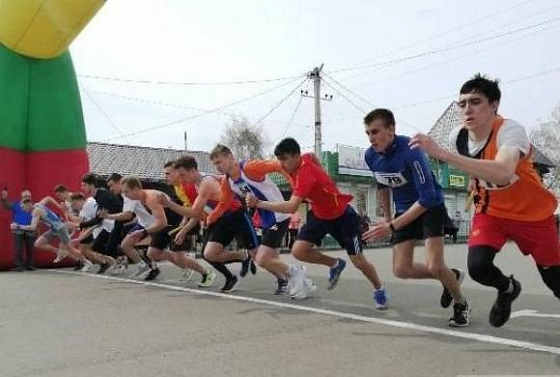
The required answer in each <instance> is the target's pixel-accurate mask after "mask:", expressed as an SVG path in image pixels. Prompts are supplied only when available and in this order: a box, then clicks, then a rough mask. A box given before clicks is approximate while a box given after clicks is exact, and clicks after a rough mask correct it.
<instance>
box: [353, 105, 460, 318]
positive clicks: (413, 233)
mask: <svg viewBox="0 0 560 377" xmlns="http://www.w3.org/2000/svg"><path fill="white" fill-rule="evenodd" d="M364 124H365V130H366V134H367V135H368V137H369V141H370V143H371V147H370V148H369V149H368V150H367V151H366V154H365V161H366V163H367V165H368V166H369V168H370V170H371V171H372V172H373V174H374V176H375V179H376V181H377V190H378V192H379V194H380V198H381V203H382V205H383V211H384V215H385V216H384V217H385V220H384V221H380V222H378V223H376V224H374V225H373V226H370V228H369V230H367V231H366V232H365V233H364V234H363V235H362V238H363V240H364V241H366V242H370V241H373V240H376V239H379V238H383V237H385V236H387V235H389V234H391V233H392V235H391V244H392V245H393V271H394V274H395V275H396V276H397V277H399V278H401V279H437V280H439V281H440V282H441V283H442V284H443V286H444V291H443V294H442V296H441V300H440V304H441V306H442V307H444V308H447V307H449V305H451V302H452V300H454V301H455V303H454V305H453V316H452V317H451V318H450V319H449V326H454V327H462V326H467V325H468V324H469V312H470V308H469V305H468V303H467V301H466V300H465V298H464V297H463V295H462V294H461V290H460V288H459V284H460V282H461V281H462V280H463V278H464V273H463V272H462V271H460V270H453V271H451V270H450V269H449V268H448V267H447V266H446V265H445V261H444V254H443V245H444V240H443V237H444V231H443V230H444V223H445V219H446V218H447V210H446V209H445V204H444V201H443V192H442V189H441V186H440V185H439V184H438V183H437V181H436V179H435V176H434V174H433V173H432V171H431V170H430V167H429V165H428V160H427V158H426V156H425V155H424V153H422V152H420V151H418V150H411V149H410V147H409V146H408V142H409V140H410V139H409V138H408V137H406V136H400V135H396V134H395V117H394V116H393V113H392V112H391V111H390V110H387V109H375V110H373V111H372V112H370V113H369V114H368V115H366V117H365V118H364ZM391 193H392V194H393V201H394V204H395V218H394V219H392V216H391V203H390V196H391ZM422 239H425V247H426V263H414V248H415V246H416V243H417V241H418V240H422Z"/></svg>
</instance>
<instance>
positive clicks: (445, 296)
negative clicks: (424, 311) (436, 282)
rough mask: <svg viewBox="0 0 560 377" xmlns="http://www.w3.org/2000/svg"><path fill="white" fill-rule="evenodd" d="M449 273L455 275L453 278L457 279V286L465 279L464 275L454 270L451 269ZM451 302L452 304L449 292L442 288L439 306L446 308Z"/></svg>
mask: <svg viewBox="0 0 560 377" xmlns="http://www.w3.org/2000/svg"><path fill="white" fill-rule="evenodd" d="M451 272H453V274H455V278H456V279H457V282H459V285H461V283H462V282H463V279H464V278H465V273H464V272H463V271H461V270H458V269H456V268H452V269H451ZM452 302H453V296H451V292H449V289H447V288H446V287H443V292H442V293H441V298H440V300H439V304H440V305H441V307H442V308H448V307H449V305H451V303H452Z"/></svg>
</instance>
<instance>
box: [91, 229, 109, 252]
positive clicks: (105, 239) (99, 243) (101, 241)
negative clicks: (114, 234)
mask: <svg viewBox="0 0 560 377" xmlns="http://www.w3.org/2000/svg"><path fill="white" fill-rule="evenodd" d="M110 237H111V233H109V232H107V231H106V230H105V229H103V230H101V232H100V233H99V234H98V235H97V237H95V240H94V241H93V245H92V246H91V250H93V251H95V252H97V253H101V254H105V249H106V248H107V244H108V243H109V238H110Z"/></svg>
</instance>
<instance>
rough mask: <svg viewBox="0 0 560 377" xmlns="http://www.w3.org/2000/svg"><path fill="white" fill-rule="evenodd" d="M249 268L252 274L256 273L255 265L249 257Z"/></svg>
mask: <svg viewBox="0 0 560 377" xmlns="http://www.w3.org/2000/svg"><path fill="white" fill-rule="evenodd" d="M249 269H250V270H251V273H252V274H253V275H256V274H257V265H256V263H255V261H254V260H253V259H251V265H250V266H249Z"/></svg>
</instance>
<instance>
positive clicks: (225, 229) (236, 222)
mask: <svg viewBox="0 0 560 377" xmlns="http://www.w3.org/2000/svg"><path fill="white" fill-rule="evenodd" d="M234 238H235V239H236V240H237V242H238V247H240V248H246V249H248V250H251V249H254V248H255V247H257V246H258V245H259V243H258V240H257V234H256V233H255V228H254V227H253V223H252V222H251V219H250V218H249V215H248V214H247V211H245V209H244V208H243V209H241V210H239V211H237V212H235V213H232V214H230V215H224V216H222V217H220V218H219V219H218V221H216V222H215V223H214V224H211V225H210V226H209V227H208V233H207V237H206V242H217V243H220V244H222V245H223V246H224V247H225V246H227V245H229V244H230V243H231V241H233V239H234Z"/></svg>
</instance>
